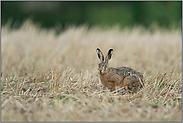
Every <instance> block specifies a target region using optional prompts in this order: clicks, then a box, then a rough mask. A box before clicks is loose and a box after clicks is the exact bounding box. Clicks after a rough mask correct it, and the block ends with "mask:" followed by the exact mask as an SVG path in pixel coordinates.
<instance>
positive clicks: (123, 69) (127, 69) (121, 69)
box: [114, 67, 143, 80]
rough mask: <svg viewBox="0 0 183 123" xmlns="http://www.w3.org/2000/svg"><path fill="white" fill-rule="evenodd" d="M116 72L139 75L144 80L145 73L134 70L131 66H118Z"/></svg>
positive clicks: (125, 74)
mask: <svg viewBox="0 0 183 123" xmlns="http://www.w3.org/2000/svg"><path fill="white" fill-rule="evenodd" d="M114 69H115V70H114V71H115V72H116V73H117V74H119V75H124V76H138V77H139V78H140V79H142V80H143V75H142V74H141V73H140V72H138V71H137V70H134V69H132V68H130V67H118V68H114Z"/></svg>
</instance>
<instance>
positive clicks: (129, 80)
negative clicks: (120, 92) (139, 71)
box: [122, 76, 140, 93]
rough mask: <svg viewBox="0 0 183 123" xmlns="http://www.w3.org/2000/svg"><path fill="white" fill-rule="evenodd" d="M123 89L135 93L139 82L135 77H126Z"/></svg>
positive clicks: (138, 87)
mask: <svg viewBox="0 0 183 123" xmlns="http://www.w3.org/2000/svg"><path fill="white" fill-rule="evenodd" d="M122 84H123V87H126V89H127V90H130V91H132V92H133V93H134V92H137V91H138V90H139V89H140V82H139V78H138V77H137V76H127V77H125V78H124V80H123V83H122Z"/></svg>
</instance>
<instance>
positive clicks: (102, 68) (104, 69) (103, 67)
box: [97, 48, 113, 74]
mask: <svg viewBox="0 0 183 123" xmlns="http://www.w3.org/2000/svg"><path fill="white" fill-rule="evenodd" d="M112 52H113V49H109V51H108V53H107V56H106V57H105V60H104V55H103V54H102V52H101V51H100V49H99V48H97V54H98V58H99V59H100V63H99V65H98V70H99V73H100V74H105V73H107V71H108V67H107V64H108V61H109V60H110V59H111V56H112Z"/></svg>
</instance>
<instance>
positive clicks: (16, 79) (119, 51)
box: [1, 20, 182, 122]
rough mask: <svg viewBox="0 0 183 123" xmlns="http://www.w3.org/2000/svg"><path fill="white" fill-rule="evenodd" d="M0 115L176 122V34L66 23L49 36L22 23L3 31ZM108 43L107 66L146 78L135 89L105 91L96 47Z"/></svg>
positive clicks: (179, 42)
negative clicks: (139, 87)
mask: <svg viewBox="0 0 183 123" xmlns="http://www.w3.org/2000/svg"><path fill="white" fill-rule="evenodd" d="M1 34H2V36H1V48H2V49H1V55H2V56H1V61H2V63H1V120H2V121H3V122H5V121H6V122H7V121H9V122H15V121H32V122H38V121H44V122H46V121H50V122H51V121H57V122H61V121H62V122H64V121H83V122H84V121H93V122H94V121H98V122H99V121H113V122H114V121H119V122H120V121H121V122H122V121H123V122H127V121H133V122H135V121H136V122H137V121H140V122H142V121H146V122H147V121H154V122H160V121H164V122H166V121H174V122H175V121H179V122H180V121H182V117H181V116H182V59H181V46H182V33H181V30H179V29H172V30H164V29H160V28H155V29H154V30H151V31H149V30H148V29H144V28H142V27H140V26H139V27H133V28H132V29H129V28H125V29H119V28H118V27H113V28H100V27H92V28H89V29H88V26H87V25H83V26H81V27H73V26H71V27H68V28H67V29H66V30H63V32H62V33H60V34H58V35H55V31H54V29H52V30H51V29H50V30H48V29H41V28H39V27H38V26H36V25H34V24H33V23H32V22H31V21H29V20H28V21H26V22H25V23H24V24H23V26H22V27H21V28H20V29H17V30H13V29H9V25H8V24H7V25H6V26H3V27H2V29H1ZM97 47H99V48H100V49H101V50H102V52H103V53H104V55H106V54H107V51H108V49H110V48H113V49H114V52H113V56H112V58H111V60H110V61H109V67H122V66H126V67H131V68H133V69H136V70H138V71H140V72H141V73H142V74H143V75H144V79H145V87H144V88H143V89H142V90H141V91H139V92H138V93H136V94H130V93H126V94H124V95H122V94H120V93H112V92H109V90H108V89H107V88H105V87H104V86H103V85H102V84H101V82H100V79H99V74H98V71H97V67H98V63H99V62H100V61H99V59H98V57H97V53H96V48H97Z"/></svg>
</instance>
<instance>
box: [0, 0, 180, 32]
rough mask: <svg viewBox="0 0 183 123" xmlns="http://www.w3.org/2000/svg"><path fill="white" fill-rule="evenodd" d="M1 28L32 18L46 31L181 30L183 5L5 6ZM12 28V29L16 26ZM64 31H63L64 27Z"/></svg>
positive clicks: (77, 4) (16, 25)
mask: <svg viewBox="0 0 183 123" xmlns="http://www.w3.org/2000/svg"><path fill="white" fill-rule="evenodd" d="M1 8H2V9H1V10H2V19H1V22H2V23H1V25H3V24H6V23H7V21H8V19H10V18H11V19H12V20H13V22H12V25H13V27H19V26H20V25H21V23H22V21H24V20H25V19H27V18H32V19H33V20H34V21H35V22H36V23H37V22H39V23H41V25H42V27H47V28H50V27H55V26H57V28H59V27H58V23H60V24H61V25H62V26H63V28H65V26H68V25H70V24H74V25H81V24H85V23H87V24H89V25H100V26H106V25H107V26H113V25H115V24H119V25H120V26H121V27H125V26H130V27H132V26H133V25H134V24H136V25H143V26H145V27H149V26H150V25H151V24H152V23H156V24H157V25H158V26H160V27H165V28H169V27H171V26H172V25H173V24H174V26H179V27H180V26H181V24H180V22H181V19H182V1H166V2H165V1H161V2H159V1H150V2H144V1H140V2H137V1H133V2H124V1H118V2H117V1H116V2H95V1H93V2H81V1H80V2H65V1H64V2H61V1H60V2H57V1H54V2H9V1H7V2H6V1H3V2H1ZM12 25H11V26H12ZM60 28H62V27H60Z"/></svg>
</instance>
